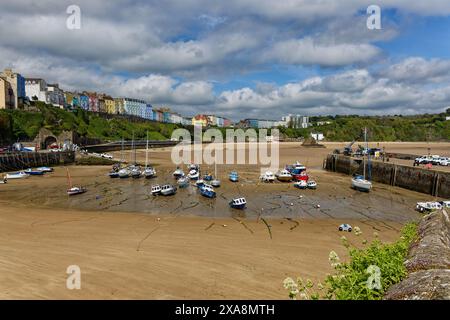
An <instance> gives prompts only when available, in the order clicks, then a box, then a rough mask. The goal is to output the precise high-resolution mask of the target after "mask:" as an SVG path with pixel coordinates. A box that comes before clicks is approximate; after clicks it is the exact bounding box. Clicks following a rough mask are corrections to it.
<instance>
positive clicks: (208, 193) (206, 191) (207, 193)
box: [199, 184, 216, 198]
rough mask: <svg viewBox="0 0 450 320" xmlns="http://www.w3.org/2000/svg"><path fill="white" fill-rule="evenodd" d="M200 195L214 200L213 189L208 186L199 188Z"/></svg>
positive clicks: (214, 193)
mask: <svg viewBox="0 0 450 320" xmlns="http://www.w3.org/2000/svg"><path fill="white" fill-rule="evenodd" d="M199 190H200V194H201V195H202V196H204V197H206V198H215V197H216V192H215V191H214V188H213V187H212V186H211V185H209V184H204V185H203V186H201V187H200V189H199Z"/></svg>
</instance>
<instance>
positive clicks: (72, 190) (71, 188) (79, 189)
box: [67, 168, 87, 196]
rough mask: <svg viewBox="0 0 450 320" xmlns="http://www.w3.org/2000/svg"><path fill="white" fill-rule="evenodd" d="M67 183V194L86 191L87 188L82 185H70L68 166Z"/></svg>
mask: <svg viewBox="0 0 450 320" xmlns="http://www.w3.org/2000/svg"><path fill="white" fill-rule="evenodd" d="M67 184H68V188H67V194H68V195H69V196H74V195H77V194H82V193H85V192H86V191H87V189H86V188H84V187H74V186H73V185H72V178H71V177H70V173H69V169H68V168H67Z"/></svg>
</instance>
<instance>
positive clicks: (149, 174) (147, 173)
mask: <svg viewBox="0 0 450 320" xmlns="http://www.w3.org/2000/svg"><path fill="white" fill-rule="evenodd" d="M143 175H144V177H145V178H146V179H150V178H154V177H156V170H155V169H153V168H152V167H146V168H145V169H144V171H143Z"/></svg>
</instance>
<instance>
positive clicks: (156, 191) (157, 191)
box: [152, 184, 161, 196]
mask: <svg viewBox="0 0 450 320" xmlns="http://www.w3.org/2000/svg"><path fill="white" fill-rule="evenodd" d="M158 194H161V186H160V185H159V184H157V185H154V186H152V195H154V196H157V195H158Z"/></svg>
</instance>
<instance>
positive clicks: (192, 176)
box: [188, 169, 200, 180]
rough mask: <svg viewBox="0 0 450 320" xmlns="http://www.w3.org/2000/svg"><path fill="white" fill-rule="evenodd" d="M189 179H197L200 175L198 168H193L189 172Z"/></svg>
mask: <svg viewBox="0 0 450 320" xmlns="http://www.w3.org/2000/svg"><path fill="white" fill-rule="evenodd" d="M188 177H189V179H191V180H197V179H198V178H199V177H200V173H199V172H198V171H197V170H196V169H192V170H191V171H189V174H188Z"/></svg>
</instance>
